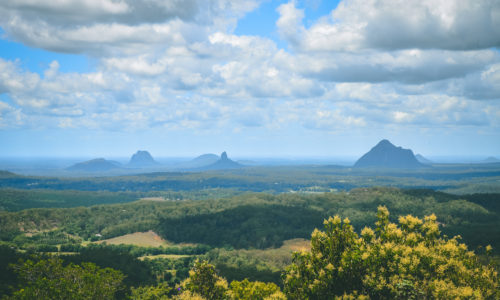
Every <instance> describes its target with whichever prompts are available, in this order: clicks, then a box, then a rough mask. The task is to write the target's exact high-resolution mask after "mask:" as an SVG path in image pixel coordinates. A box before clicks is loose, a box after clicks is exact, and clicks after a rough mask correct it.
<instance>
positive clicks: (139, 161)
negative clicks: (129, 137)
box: [127, 150, 158, 168]
mask: <svg viewBox="0 0 500 300" xmlns="http://www.w3.org/2000/svg"><path fill="white" fill-rule="evenodd" d="M157 165H158V163H157V162H156V161H155V160H154V159H153V157H152V156H151V154H149V152H148V151H141V150H139V151H137V152H136V153H135V154H134V155H132V157H131V158H130V161H129V163H128V165H127V166H128V167H132V168H150V167H154V166H157Z"/></svg>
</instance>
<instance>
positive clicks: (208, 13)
mask: <svg viewBox="0 0 500 300" xmlns="http://www.w3.org/2000/svg"><path fill="white" fill-rule="evenodd" d="M259 5H260V2H259V1H252V0H242V1H230V0H213V1H199V0H188V1H177V0H172V1H158V0H141V1H131V0H126V1H125V0H122V1H111V0H106V1H101V0H99V1H97V0H95V1H94V0H57V1H35V0H19V1H10V2H9V1H7V2H5V1H4V2H2V3H0V27H1V28H2V29H3V31H4V33H5V38H7V39H10V40H13V41H17V42H20V43H23V44H25V45H27V46H30V47H35V48H40V49H45V50H48V51H54V52H61V53H75V54H82V55H86V56H88V57H91V58H92V59H94V60H96V61H97V67H96V70H93V71H92V72H87V73H79V72H73V73H71V72H69V73H68V72H60V70H59V69H60V66H59V62H57V61H54V62H53V63H52V64H50V66H49V67H48V68H47V69H46V70H45V72H44V73H43V74H37V73H35V72H32V71H30V70H27V69H24V68H22V67H21V63H20V62H19V61H11V60H6V59H2V58H0V94H2V95H4V97H2V98H0V129H2V130H5V129H8V128H89V129H102V130H117V131H122V130H130V131H134V130H142V129H147V128H156V127H159V128H166V129H168V130H177V129H186V128H187V129H192V130H238V128H263V129H265V130H268V129H276V128H286V127H288V126H292V125H293V126H296V125H298V126H301V127H302V128H304V129H306V130H321V131H330V132H337V131H343V130H344V131H345V130H353V129H358V128H393V127H398V126H406V127H412V126H413V127H418V128H450V127H456V128H462V127H463V128H470V127H475V128H480V129H482V130H487V131H498V129H499V126H500V124H499V123H500V57H499V52H498V47H499V46H500V2H499V1H497V0H479V1H478V0H460V1H459V0H448V1H437V2H436V1H425V0H424V1H422V0H418V1H417V0H407V1H394V0H369V1H361V0H345V1H342V2H340V3H339V5H338V6H337V7H336V8H335V9H334V10H332V11H331V12H330V13H328V14H326V15H324V16H323V17H321V18H319V19H317V20H313V21H312V23H311V22H309V24H310V25H309V26H306V25H305V24H306V23H307V22H305V21H304V19H305V18H306V13H305V10H304V9H303V8H300V7H299V5H298V4H297V3H296V2H295V1H290V2H288V3H285V4H282V5H280V6H279V7H277V8H276V11H277V12H278V13H279V18H278V19H276V27H275V28H274V29H270V30H275V31H276V32H277V33H278V34H279V36H280V38H281V39H282V40H283V41H285V42H286V45H287V48H284V49H283V48H280V47H279V46H278V44H277V43H276V41H274V40H272V39H269V38H266V37H263V36H258V35H254V36H243V35H237V34H235V28H236V26H237V23H238V20H239V19H241V18H242V17H244V16H245V14H247V13H249V12H251V11H253V10H256V9H258V8H259Z"/></svg>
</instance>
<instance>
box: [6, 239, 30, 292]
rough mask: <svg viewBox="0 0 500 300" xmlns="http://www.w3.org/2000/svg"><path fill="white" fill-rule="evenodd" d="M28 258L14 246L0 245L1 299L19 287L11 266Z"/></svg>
mask: <svg viewBox="0 0 500 300" xmlns="http://www.w3.org/2000/svg"><path fill="white" fill-rule="evenodd" d="M27 256H28V255H26V254H24V253H20V252H18V251H16V249H15V248H14V247H13V246H10V245H0V298H2V296H3V295H7V294H10V293H11V292H12V291H13V288H14V287H15V286H17V282H18V281H17V275H16V273H14V270H13V269H12V268H11V267H10V266H9V265H10V264H14V263H17V261H18V260H19V259H24V258H26V257H27Z"/></svg>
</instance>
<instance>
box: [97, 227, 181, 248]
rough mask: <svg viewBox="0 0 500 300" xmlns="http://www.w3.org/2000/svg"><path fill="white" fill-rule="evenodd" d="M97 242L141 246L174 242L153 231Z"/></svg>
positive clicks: (156, 245)
mask: <svg viewBox="0 0 500 300" xmlns="http://www.w3.org/2000/svg"><path fill="white" fill-rule="evenodd" d="M97 243H99V244H100V243H107V244H108V245H120V244H125V245H135V246H140V247H160V246H164V247H166V246H172V245H174V244H172V243H169V242H167V241H166V240H164V239H162V238H161V237H160V236H159V235H158V234H156V233H155V232H153V231H151V230H150V231H147V232H136V233H130V234H126V235H122V236H118V237H114V238H111V239H107V240H102V241H99V242H97Z"/></svg>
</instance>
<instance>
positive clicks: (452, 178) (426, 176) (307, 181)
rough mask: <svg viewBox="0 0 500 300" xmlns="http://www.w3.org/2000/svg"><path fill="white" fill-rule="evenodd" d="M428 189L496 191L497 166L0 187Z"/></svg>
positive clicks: (2, 180) (306, 169) (177, 175)
mask: <svg viewBox="0 0 500 300" xmlns="http://www.w3.org/2000/svg"><path fill="white" fill-rule="evenodd" d="M373 186H393V187H399V188H430V189H433V190H442V191H450V192H453V193H460V194H470V193H478V192H500V165H497V164H478V165H434V166H433V168H427V169H418V170H413V171H412V170H398V169H392V170H389V169H385V170H377V169H353V168H347V167H339V166H282V167H279V166H274V167H246V168H242V169H234V170H224V171H221V170H219V171H204V172H161V173H148V174H140V175H130V176H110V177H82V178H71V177H35V176H20V175H16V174H12V173H9V172H1V173H0V188H15V189H52V190H82V191H114V192H117V191H119V192H121V191H134V192H151V191H169V190H170V191H193V190H204V189H214V188H220V189H233V190H238V191H252V192H270V193H282V192H301V191H306V192H325V191H330V190H332V189H334V190H345V191H347V190H350V189H353V188H358V187H373Z"/></svg>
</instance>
